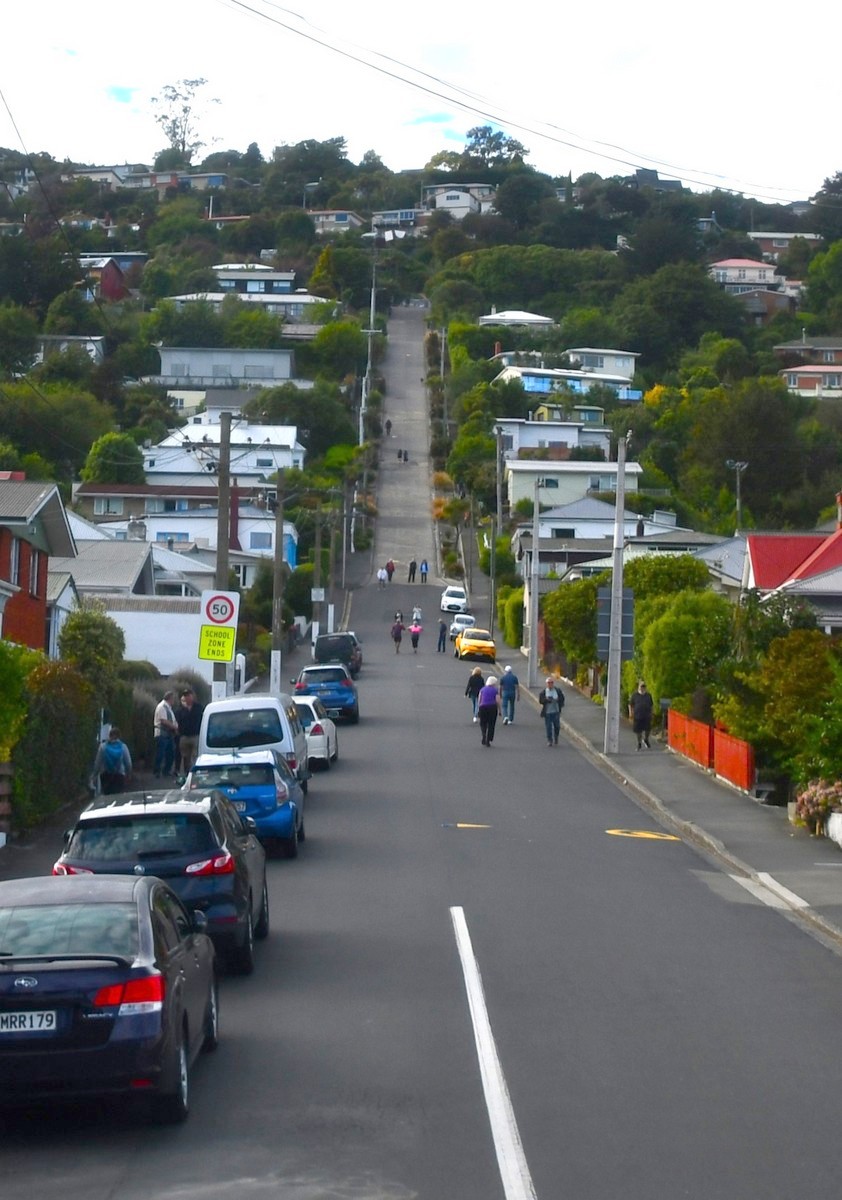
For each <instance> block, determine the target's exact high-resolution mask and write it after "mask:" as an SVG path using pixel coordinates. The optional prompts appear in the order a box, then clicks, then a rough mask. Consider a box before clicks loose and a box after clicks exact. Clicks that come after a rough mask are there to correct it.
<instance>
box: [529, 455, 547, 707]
mask: <svg viewBox="0 0 842 1200" xmlns="http://www.w3.org/2000/svg"><path fill="white" fill-rule="evenodd" d="M543 482H544V481H543V479H541V477H540V476H539V477H538V478H536V480H535V483H534V490H533V502H532V503H533V508H532V561H531V563H530V572H529V655H528V657H527V660H526V686H527V687H528V688H533V687H535V682H536V677H537V674H538V577H539V555H540V549H539V546H540V536H541V500H540V496H541V485H542V484H543Z"/></svg>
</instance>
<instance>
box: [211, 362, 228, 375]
mask: <svg viewBox="0 0 842 1200" xmlns="http://www.w3.org/2000/svg"><path fill="white" fill-rule="evenodd" d="M211 374H212V375H213V377H214V379H222V378H224V377H229V378H230V375H231V368H230V366H228V365H227V364H225V363H214V364H213V367H212V368H211Z"/></svg>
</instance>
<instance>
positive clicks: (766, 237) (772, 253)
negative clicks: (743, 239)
mask: <svg viewBox="0 0 842 1200" xmlns="http://www.w3.org/2000/svg"><path fill="white" fill-rule="evenodd" d="M748 236H749V237H750V238H751V239H752V241H754V242H757V246H758V249H759V250H760V253H761V254H762V255H763V258H764V260H765V261H766V262H771V263H776V262H777V261H778V259H779V258H780V256H781V255H782V254H786V252H787V250H789V248H790V246H791V245H792V243H793V242H794V241H795V239H796V238H800V239H801V240H802V241H804V242H809V244H810V247H811V249H815V248H816V247H817V246H818V245H819V243H820V242H821V240H822V239H821V237H820V236H819V234H817V233H767V232H765V231H762V230H757V232H754V231H752V232H751V233H749V234H748Z"/></svg>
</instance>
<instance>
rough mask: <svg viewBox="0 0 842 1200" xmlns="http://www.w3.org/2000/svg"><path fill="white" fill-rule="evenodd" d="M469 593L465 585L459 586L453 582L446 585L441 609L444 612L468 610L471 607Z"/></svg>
mask: <svg viewBox="0 0 842 1200" xmlns="http://www.w3.org/2000/svg"><path fill="white" fill-rule="evenodd" d="M469 607H470V606H469V604H468V593H467V592H466V591H465V589H464V588H463V587H458V586H457V585H456V584H451V585H450V587H446V588H445V589H444V591H443V592H442V594H441V611H442V612H452V613H459V612H467V611H468V608H469Z"/></svg>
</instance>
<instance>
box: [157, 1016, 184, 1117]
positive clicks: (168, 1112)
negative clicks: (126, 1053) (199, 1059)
mask: <svg viewBox="0 0 842 1200" xmlns="http://www.w3.org/2000/svg"><path fill="white" fill-rule="evenodd" d="M186 1041H187V1039H186V1037H185V1033H184V1029H183V1028H182V1030H181V1032H180V1034H179V1037H178V1043H177V1045H176V1049H175V1056H174V1057H175V1062H174V1070H175V1076H176V1090H175V1091H174V1092H165V1093H164V1094H162V1095H160V1096H158V1098H157V1102H156V1104H155V1107H154V1110H153V1116H154V1118H155V1120H156V1122H157V1123H158V1124H160V1125H179V1124H181V1122H182V1121H186V1120H187V1115H188V1113H189V1111H190V1070H189V1067H188V1065H187V1045H186Z"/></svg>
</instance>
